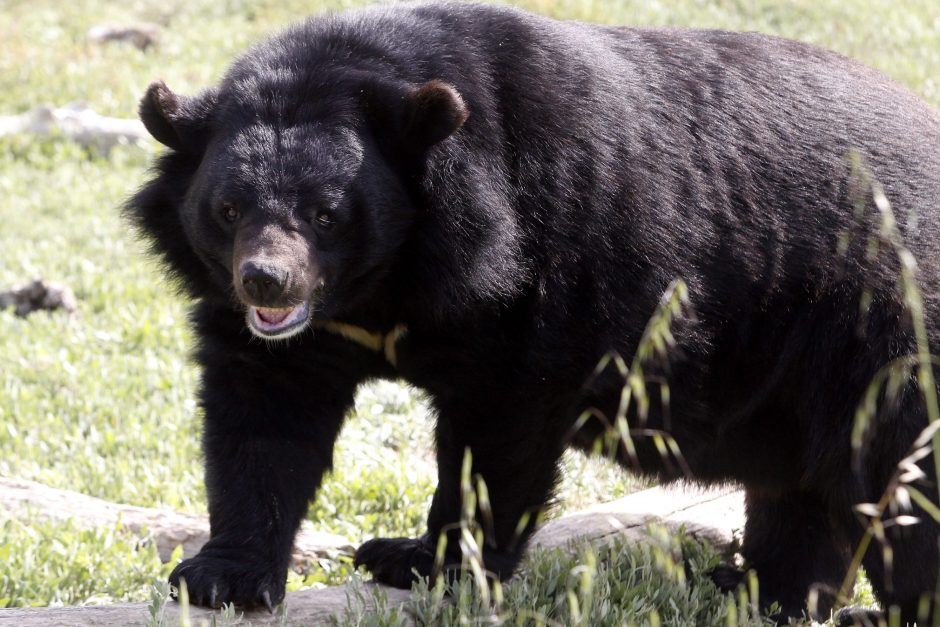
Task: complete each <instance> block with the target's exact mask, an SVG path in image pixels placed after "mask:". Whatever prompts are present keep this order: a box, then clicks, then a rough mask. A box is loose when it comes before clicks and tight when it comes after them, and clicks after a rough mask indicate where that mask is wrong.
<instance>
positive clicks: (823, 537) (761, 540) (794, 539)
mask: <svg viewBox="0 0 940 627" xmlns="http://www.w3.org/2000/svg"><path fill="white" fill-rule="evenodd" d="M746 508H747V522H746V523H745V527H744V544H743V546H742V549H741V553H742V554H743V555H744V559H745V567H746V568H748V569H753V570H755V571H756V572H757V576H758V581H759V585H760V587H759V590H760V601H761V605H762V607H765V608H769V607H770V606H771V604H773V603H775V602H776V603H778V604H779V610H778V612H777V613H776V614H774V615H773V618H774V619H776V620H777V621H778V622H779V623H781V624H786V623H787V620H788V619H789V618H791V617H797V618H798V617H802V616H803V615H804V613H807V614H808V613H810V612H811V613H812V615H813V617H814V618H818V619H826V618H828V617H829V613H830V611H831V609H832V605H833V603H834V601H835V592H836V591H837V590H838V587H839V585H840V584H841V583H842V579H843V577H844V576H845V573H846V570H847V568H848V564H849V561H850V558H851V554H850V547H849V540H848V537H847V534H846V533H845V532H844V527H843V525H841V524H839V523H838V521H836V520H835V519H834V517H833V516H832V515H831V513H830V512H831V509H830V507H829V504H828V503H826V502H825V501H824V500H823V499H821V498H819V497H818V496H816V495H813V494H811V493H807V492H801V491H798V490H793V491H779V492H777V491H769V490H762V489H755V488H749V489H747V491H746ZM716 575H719V577H713V578H715V579H716V583H717V584H718V585H719V587H722V586H723V585H724V587H730V586H728V585H727V584H728V583H729V579H728V578H727V572H726V571H718V572H717V573H716ZM812 587H815V589H816V590H817V592H818V594H817V595H815V596H816V599H817V602H816V603H815V607H812V608H807V597H808V595H809V592H810V589H811V588H812Z"/></svg>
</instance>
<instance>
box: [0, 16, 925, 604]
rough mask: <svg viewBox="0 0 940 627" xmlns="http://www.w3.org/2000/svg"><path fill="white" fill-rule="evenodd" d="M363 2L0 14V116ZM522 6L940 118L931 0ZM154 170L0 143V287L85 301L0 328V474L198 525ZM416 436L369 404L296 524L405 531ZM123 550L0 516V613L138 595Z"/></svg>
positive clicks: (194, 73)
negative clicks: (148, 231)
mask: <svg viewBox="0 0 940 627" xmlns="http://www.w3.org/2000/svg"><path fill="white" fill-rule="evenodd" d="M357 4H361V3H359V2H348V1H340V0H336V1H326V2H325V1H317V0H310V1H306V2H303V1H300V0H277V1H276V0H264V1H262V2H249V1H248V0H160V1H157V0H136V1H134V2H127V3H115V2H105V1H103V0H76V1H75V2H70V3H62V2H58V1H57V0H29V1H25V0H23V1H21V0H0V115H3V114H14V113H20V112H23V111H26V110H28V109H30V108H32V107H34V106H36V105H38V104H42V103H50V104H55V105H64V104H67V103H69V102H73V101H84V102H86V103H88V104H89V105H90V106H91V107H92V108H94V109H95V110H96V111H98V112H100V113H102V114H107V115H114V116H119V117H132V116H133V115H134V111H135V109H136V102H137V100H138V98H139V97H140V95H141V94H142V93H143V91H144V89H145V88H146V86H147V84H148V83H149V82H150V81H151V80H153V79H154V78H163V79H165V80H166V81H167V82H168V84H170V85H171V86H172V87H173V88H174V89H176V90H178V91H180V92H183V93H187V92H193V91H196V90H197V89H199V88H201V87H203V86H205V85H207V84H209V83H211V82H213V81H215V80H216V79H218V78H219V76H220V75H221V73H222V71H223V70H224V67H225V65H226V63H227V62H228V61H229V60H230V59H231V58H232V56H233V55H234V54H236V53H237V52H239V51H241V50H243V49H244V48H245V47H246V46H247V45H249V44H250V43H252V42H253V41H256V40H258V39H259V38H261V37H263V36H264V35H266V34H268V33H270V32H272V31H273V30H275V29H277V28H279V27H281V26H283V25H284V24H286V23H288V22H290V21H291V20H294V19H297V18H298V17H300V16H302V15H306V14H309V13H317V12H321V11H324V10H331V9H341V8H346V7H349V6H352V5H357ZM518 4H519V5H520V6H523V7H526V8H528V9H531V10H535V11H539V12H543V13H547V14H551V15H555V16H557V17H564V18H576V19H585V20H592V21H600V22H609V23H633V24H650V25H694V26H701V27H719V28H735V29H748V30H760V31H765V32H770V33H777V34H782V35H785V36H789V37H794V38H798V39H802V40H805V41H809V42H812V43H816V44H820V45H824V46H827V47H830V48H834V49H836V50H839V51H841V52H843V53H845V54H848V55H850V56H853V57H856V58H858V59H860V60H862V61H864V62H866V63H869V64H870V65H873V66H875V67H878V68H880V69H882V70H884V71H885V72H887V73H888V74H890V75H891V76H893V77H895V78H896V79H897V80H899V81H901V82H903V83H905V84H906V85H908V86H909V87H910V88H911V89H913V90H914V91H915V92H917V93H919V94H920V95H922V96H923V97H925V98H926V99H927V100H928V101H930V102H932V103H933V104H935V105H936V104H938V103H940V86H938V83H937V80H938V79H937V78H936V77H938V76H940V13H938V11H937V9H936V4H935V0H903V1H899V0H789V1H782V0H710V1H704V0H632V1H627V0H623V1H614V0H611V1H604V0H522V1H520V2H518ZM129 21H130V22H138V21H149V22H155V23H158V24H160V25H162V26H163V27H164V30H163V35H162V38H161V41H160V44H159V46H157V47H156V48H155V49H152V50H150V51H147V52H141V51H138V50H136V49H134V48H131V47H128V46H122V45H111V46H97V45H93V44H90V43H88V41H87V39H86V36H85V33H86V31H87V29H88V28H89V27H90V26H92V25H95V24H101V23H122V22H129ZM154 149H155V148H154ZM151 157H152V153H151V152H149V151H146V150H141V149H136V148H127V147H125V148H119V149H117V150H115V151H113V152H112V153H111V154H110V155H107V156H101V155H91V154H88V153H87V152H85V151H84V150H82V149H81V148H79V147H78V146H76V145H74V144H70V143H68V142H65V141H59V140H55V139H49V140H41V141H37V140H35V139H34V138H24V137H14V138H5V139H4V138H0V289H2V288H4V287H7V286H9V285H12V284H14V283H17V282H19V281H22V280H25V279H29V278H32V277H35V276H41V277H44V278H47V279H49V280H54V281H61V282H64V283H66V284H68V285H70V286H71V287H72V288H73V289H74V290H75V292H76V295H77V297H78V299H79V301H80V313H79V315H77V316H75V317H72V318H68V317H66V316H64V315H59V314H52V315H47V314H37V315H34V316H31V317H30V318H28V319H20V318H17V317H15V316H14V315H13V314H12V312H9V311H7V312H0V475H4V476H14V477H21V478H26V479H34V480H37V481H42V482H44V483H47V484H49V485H52V486H56V487H61V488H69V489H75V490H79V491H82V492H85V493H87V494H91V495H94V496H98V497H102V498H106V499H110V500H115V501H123V502H127V503H132V504H137V505H145V506H167V507H173V508H177V509H181V510H185V511H192V512H202V511H204V508H205V497H204V492H203V488H202V479H201V467H200V461H199V451H198V433H199V417H198V415H197V412H196V410H195V407H194V405H193V402H192V396H193V385H194V380H195V374H194V371H193V369H192V367H191V366H190V365H189V364H188V362H187V350H188V346H189V342H190V336H189V334H188V331H187V330H186V327H185V324H184V322H185V303H184V302H183V301H182V300H181V299H180V298H179V297H177V296H176V295H175V294H174V292H173V289H172V287H171V286H170V285H168V284H167V283H166V282H165V281H164V280H163V279H162V278H161V275H160V271H159V268H158V267H156V265H155V264H154V263H152V262H151V261H150V260H148V259H147V258H146V257H145V256H144V255H143V253H142V248H141V246H140V245H139V244H138V243H137V242H136V241H135V240H134V239H133V237H132V236H131V235H130V234H129V232H128V229H127V228H126V226H125V225H123V224H122V223H121V222H120V220H119V219H118V211H117V207H118V205H119V204H120V203H121V201H122V199H123V198H125V197H126V196H127V194H128V193H129V192H130V191H131V190H132V189H134V188H135V187H136V186H137V185H138V184H139V183H140V182H141V181H142V180H143V177H144V176H145V171H146V167H147V163H148V161H149V159H150V158H151ZM429 432H430V424H429V420H428V418H427V412H426V406H425V404H424V403H423V402H422V400H421V398H420V395H417V394H415V393H413V392H411V391H409V390H407V389H404V388H402V387H400V386H397V385H395V384H380V385H375V386H372V387H370V388H368V389H365V390H363V391H362V393H361V394H360V396H359V400H358V402H357V405H356V408H355V410H354V412H353V414H352V416H351V419H350V421H349V424H348V425H347V428H346V429H345V431H344V434H343V436H342V438H341V441H340V444H339V448H338V451H337V458H336V461H337V468H336V472H335V474H334V476H333V477H332V478H331V479H330V480H328V481H327V483H326V484H325V485H324V487H323V489H322V490H321V494H320V495H319V497H318V499H317V501H316V503H315V504H314V506H313V508H312V509H311V519H312V520H314V521H316V523H317V524H318V525H319V526H320V528H322V529H324V530H327V531H333V532H338V533H342V534H345V535H347V536H348V537H350V538H351V539H352V540H353V541H357V542H358V541H360V540H362V539H365V538H368V537H371V536H373V535H380V534H395V535H402V534H404V535H411V534H414V533H416V532H417V531H418V530H419V529H420V528H421V526H422V520H423V516H424V510H425V508H426V506H427V502H428V498H429V496H430V493H431V491H432V489H433V484H434V468H433V463H432V461H431V460H432V456H431V453H430V435H429ZM416 460H417V463H416ZM566 465H567V468H568V472H567V473H566V478H565V484H564V485H563V487H562V499H561V502H562V503H563V507H569V508H570V507H574V506H582V505H585V504H587V503H590V502H593V501H596V500H602V499H607V498H612V497H615V496H619V495H621V494H623V493H625V492H626V491H628V490H630V489H631V486H632V484H631V483H630V481H629V480H628V479H627V478H625V476H624V475H622V474H621V473H620V472H619V471H617V470H615V469H611V468H610V467H608V466H606V465H605V464H602V463H596V462H585V461H584V460H583V459H582V458H580V457H577V456H574V455H572V456H571V457H569V458H567V459H566ZM135 544H136V539H135V538H131V537H128V536H126V534H124V533H123V532H121V531H120V530H104V531H101V532H99V533H92V534H87V533H81V532H78V531H76V530H75V529H72V528H70V527H68V526H61V525H48V524H41V523H37V522H36V521H31V520H26V521H23V520H16V521H14V520H10V519H9V518H8V517H6V516H5V515H4V514H3V512H2V511H0V607H3V606H5V605H24V604H45V603H59V602H61V603H87V602H110V601H115V600H125V599H139V598H146V597H147V596H148V595H149V592H148V585H149V583H150V582H151V581H152V580H153V579H154V578H155V577H159V576H162V575H161V572H162V571H163V570H164V567H162V566H160V565H159V563H158V561H155V559H154V556H153V555H151V554H149V553H136V554H135V553H134V546H135ZM331 568H332V570H329V572H328V573H327V574H326V575H322V574H321V575H320V576H317V575H315V576H313V577H312V580H317V579H326V580H328V581H335V580H337V579H338V578H341V577H343V576H344V575H345V572H346V569H345V567H344V566H343V565H342V564H340V565H334V566H332V567H331ZM650 602H651V603H652V601H650ZM637 616H645V614H642V613H639V614H637Z"/></svg>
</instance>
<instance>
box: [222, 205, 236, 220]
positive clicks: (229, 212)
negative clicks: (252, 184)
mask: <svg viewBox="0 0 940 627" xmlns="http://www.w3.org/2000/svg"><path fill="white" fill-rule="evenodd" d="M238 216H239V213H238V209H237V208H236V207H235V205H233V204H232V203H230V202H227V203H223V204H222V217H223V218H225V221H226V222H234V221H235V220H237V219H238Z"/></svg>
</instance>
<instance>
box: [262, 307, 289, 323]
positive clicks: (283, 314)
mask: <svg viewBox="0 0 940 627" xmlns="http://www.w3.org/2000/svg"><path fill="white" fill-rule="evenodd" d="M292 311H294V308H293V307H291V308H290V309H269V308H267V307H258V317H259V318H261V319H262V320H263V321H265V322H267V323H268V324H280V323H282V322H284V319H285V318H287V316H289V315H290V313H291V312H292Z"/></svg>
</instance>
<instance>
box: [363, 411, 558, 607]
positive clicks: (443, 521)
mask: <svg viewBox="0 0 940 627" xmlns="http://www.w3.org/2000/svg"><path fill="white" fill-rule="evenodd" d="M507 406H509V407H511V408H512V410H513V413H512V414H509V415H507V413H506V411H507V410H506V408H505V407H502V408H494V407H487V408H479V406H477V410H476V411H474V410H472V409H471V408H470V405H469V404H457V403H454V404H453V405H452V406H450V407H439V408H438V411H439V416H438V423H437V432H436V435H437V463H438V486H437V490H436V491H435V493H434V499H433V501H432V503H431V509H430V512H429V514H428V532H427V533H426V534H425V535H423V536H421V537H420V538H376V539H374V540H370V541H368V542H366V543H365V544H363V545H362V546H361V547H359V550H358V551H357V552H356V559H355V563H356V565H357V566H364V567H365V568H366V569H367V570H369V571H370V572H371V573H372V575H373V577H374V578H375V580H376V581H379V582H381V583H384V584H387V585H390V586H394V587H397V588H408V587H410V586H411V584H412V582H414V580H415V577H416V575H415V573H417V575H418V576H422V577H424V576H436V575H437V574H438V573H435V572H432V571H433V570H434V559H435V551H436V548H437V543H438V538H439V537H440V534H441V532H442V531H445V532H447V539H448V541H447V550H446V553H445V555H444V563H443V568H444V570H446V571H449V572H451V573H454V572H457V571H458V570H459V569H460V566H461V561H462V556H461V552H460V547H459V543H458V537H459V523H460V518H461V490H460V481H461V466H462V462H463V458H464V453H465V450H467V449H469V450H470V454H471V456H472V460H473V465H472V471H471V474H472V476H474V477H476V476H479V477H481V478H482V479H483V481H484V482H485V483H486V488H487V492H488V495H489V502H490V503H489V510H490V511H489V513H488V514H487V513H478V514H477V517H476V520H477V522H478V523H479V524H480V526H481V528H482V529H483V531H484V536H485V542H484V545H483V546H482V547H480V548H481V550H482V558H483V567H484V568H485V570H486V571H487V572H488V573H489V574H490V575H491V576H493V577H495V578H497V579H500V580H502V579H506V578H508V577H509V576H511V575H512V573H513V571H514V569H515V567H516V565H517V564H518V563H519V560H520V558H521V557H522V553H523V550H524V548H525V543H526V540H527V539H528V537H529V536H530V535H531V533H532V531H534V529H535V520H536V518H537V516H538V513H539V511H540V510H541V509H542V508H543V507H544V506H545V504H546V503H547V502H548V500H549V497H550V495H551V492H552V489H553V488H554V486H555V483H556V479H557V467H558V460H559V458H560V457H561V454H562V452H563V450H564V447H563V444H562V442H563V439H564V432H565V423H564V422H563V421H561V420H552V419H551V418H550V417H549V415H548V413H547V412H546V413H545V414H538V413H535V412H533V413H534V415H532V416H527V415H526V412H524V410H522V409H521V407H522V404H521V403H519V404H517V405H513V404H512V403H508V404H507ZM473 485H474V486H475V485H476V481H475V479H474V480H473Z"/></svg>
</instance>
